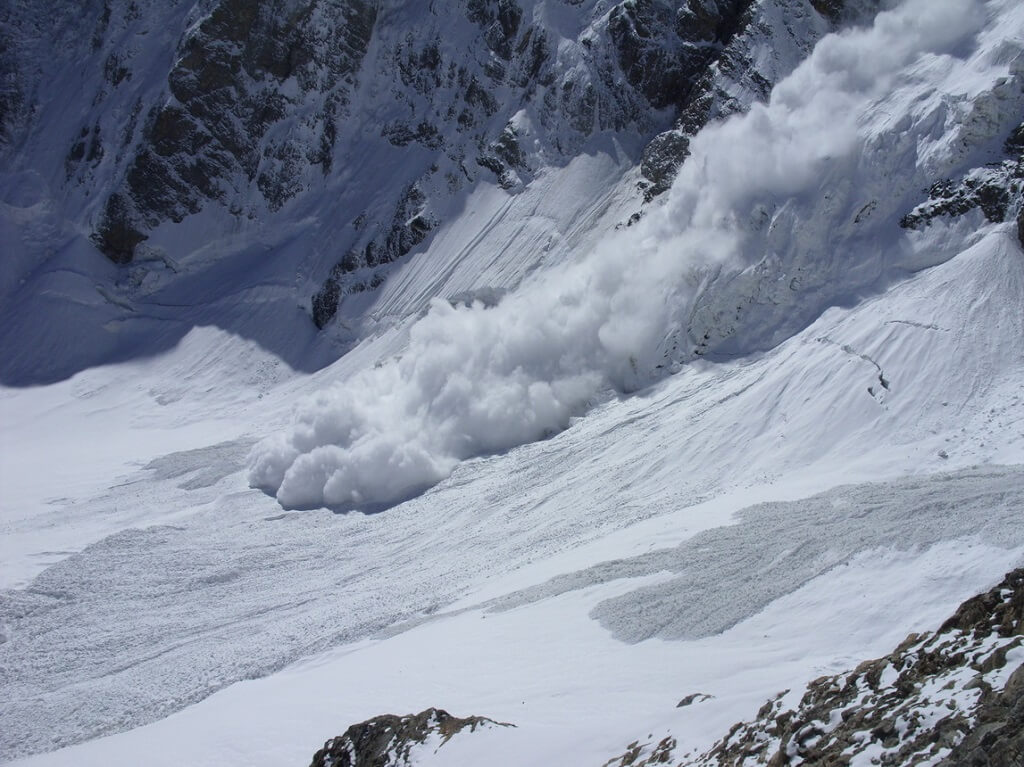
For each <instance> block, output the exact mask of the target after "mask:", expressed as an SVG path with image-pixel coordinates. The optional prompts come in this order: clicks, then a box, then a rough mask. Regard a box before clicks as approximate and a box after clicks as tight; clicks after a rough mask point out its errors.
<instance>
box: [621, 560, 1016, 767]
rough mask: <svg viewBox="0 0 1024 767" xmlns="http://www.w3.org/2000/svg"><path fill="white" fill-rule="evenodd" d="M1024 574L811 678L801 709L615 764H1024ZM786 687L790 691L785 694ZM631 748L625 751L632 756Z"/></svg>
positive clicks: (764, 712) (772, 704)
mask: <svg viewBox="0 0 1024 767" xmlns="http://www.w3.org/2000/svg"><path fill="white" fill-rule="evenodd" d="M1022 646H1024V569H1020V570H1014V571H1013V572H1011V573H1009V574H1008V575H1007V576H1006V578H1005V579H1004V580H1003V582H1002V583H1000V584H999V585H998V586H996V587H995V588H994V589H992V590H991V591H988V592H986V593H984V594H981V595H979V596H976V597H973V598H972V599H969V600H967V601H966V602H964V603H963V604H962V605H961V606H960V607H959V608H958V609H957V611H956V613H955V614H954V615H953V616H952V617H951V618H950V619H949V620H947V621H946V622H945V623H944V624H943V625H942V626H941V627H940V628H939V629H938V630H937V631H935V632H933V633H927V634H923V635H918V634H911V635H910V636H909V637H907V638H906V640H904V641H903V643H902V644H900V646H899V647H897V648H896V649H895V650H894V651H893V652H892V653H890V654H889V655H887V656H885V657H884V658H879V659H877V660H872V661H866V662H864V663H862V664H861V665H860V666H858V667H857V668H856V669H855V670H853V671H851V672H849V673H846V674H839V675H837V676H829V677H822V678H821V679H817V680H815V681H814V682H811V683H810V684H809V685H808V687H807V692H806V693H805V694H804V696H803V698H802V699H801V700H800V703H799V705H798V706H797V707H796V708H794V709H785V707H784V704H783V699H784V697H785V695H786V693H785V692H784V693H780V694H779V696H777V697H776V698H775V699H774V700H770V701H768V702H767V703H765V705H764V706H763V707H762V708H761V710H760V711H758V713H757V717H756V718H755V719H754V720H753V721H751V722H744V723H740V724H736V725H734V726H733V727H732V729H731V730H730V731H729V733H728V735H726V736H725V737H724V738H722V740H720V741H719V742H718V743H716V744H715V746H714V747H713V748H712V749H711V750H710V751H708V752H707V753H705V754H702V755H701V756H699V757H697V758H696V759H682V760H677V759H674V758H672V756H671V753H670V752H671V750H672V749H674V748H675V744H674V743H673V744H672V747H671V749H666V748H665V741H662V743H659V744H658V745H657V746H655V747H653V748H652V746H650V745H645V746H640V745H638V744H632V746H631V748H632V751H633V752H635V754H634V758H632V759H631V760H630V761H628V762H625V761H622V760H621V759H620V760H618V761H616V760H613V761H612V762H609V764H632V765H635V767H640V765H644V766H646V767H651V766H652V765H655V764H662V763H671V764H679V765H680V767H682V765H703V766H707V765H717V766H718V767H725V766H726V765H728V766H729V767H741V765H755V764H763V765H771V767H784V766H785V765H791V764H792V765H795V764H819V765H846V764H850V763H851V761H852V760H853V759H854V758H856V757H857V756H858V755H862V758H863V755H865V754H871V755H872V761H873V763H875V764H882V765H891V766H892V767H911V766H912V765H918V764H926V763H927V764H937V765H940V766H941V767H968V765H970V766H972V767H973V766H975V765H976V766H977V767H982V765H991V766H992V767H997V766H998V767H1011V766H1016V765H1020V764H1024V666H1022V665H1020V663H1019V661H1016V662H1015V661H1013V659H1012V655H1011V654H1017V653H1019V652H1020V648H1021V647H1022ZM787 692H788V691H787ZM629 754H630V752H629V751H627V755H629Z"/></svg>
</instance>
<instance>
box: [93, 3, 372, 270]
mask: <svg viewBox="0 0 1024 767" xmlns="http://www.w3.org/2000/svg"><path fill="white" fill-rule="evenodd" d="M108 8H109V6H108ZM376 14H377V6H376V4H375V3H372V2H369V1H368V0H344V2H337V1H334V0H276V1H275V2H273V3H264V4H262V5H254V4H252V3H249V2H246V0H220V2H218V3H217V4H216V6H215V7H214V8H213V10H212V12H210V13H209V15H208V16H206V17H205V18H204V20H203V21H202V22H201V23H200V24H198V25H197V26H196V28H195V29H193V30H191V31H190V32H189V33H188V34H187V35H186V36H185V37H184V39H183V41H182V43H181V45H180V47H179V50H178V52H177V56H176V63H175V65H174V67H173V68H172V69H171V71H170V73H169V74H168V77H167V85H168V90H169V93H170V96H171V97H172V99H171V101H170V103H168V104H167V105H165V106H163V107H160V108H157V109H155V110H154V111H153V112H152V113H151V114H150V117H149V119H148V120H147V122H146V127H145V129H144V133H143V141H142V145H141V146H140V148H139V150H138V153H137V154H136V156H135V159H134V161H133V162H132V163H131V165H130V167H129V168H128V170H127V173H126V175H125V188H124V189H123V190H122V191H117V192H115V193H114V194H112V195H111V196H110V197H109V199H108V202H107V205H106V207H105V209H104V211H103V214H102V216H101V224H100V227H99V229H100V231H99V232H98V233H97V236H96V237H95V238H94V239H95V241H96V242H97V244H98V245H99V247H100V249H101V250H103V252H104V253H106V255H107V256H108V257H110V258H111V259H112V260H114V261H117V262H118V263H125V262H127V261H130V260H131V259H132V256H133V252H134V248H133V246H131V238H128V239H125V238H121V239H120V240H118V241H117V242H116V243H113V242H112V238H111V237H110V236H109V234H108V233H109V232H119V231H134V232H138V233H139V234H141V233H142V232H144V231H145V230H146V229H149V228H154V227H155V226H157V225H159V223H160V222H161V221H166V220H170V221H173V222H180V221H182V220H183V219H184V218H185V216H187V215H189V214H192V213H196V212H198V211H199V209H200V208H201V207H202V206H203V205H204V204H205V203H206V202H207V201H211V200H213V201H218V202H221V203H224V202H226V200H227V197H228V196H229V195H240V194H243V193H244V192H245V190H246V189H248V188H249V184H251V183H255V186H256V189H258V190H259V192H260V193H262V196H263V198H264V199H265V200H266V202H267V204H268V207H269V209H270V210H276V209H278V208H280V207H281V205H283V204H284V202H285V201H287V200H288V199H290V198H291V197H293V196H295V195H296V194H298V193H299V192H300V191H301V190H302V188H303V184H302V176H303V174H304V172H305V169H306V167H308V166H309V165H317V164H319V165H321V166H325V165H327V164H329V162H328V160H327V158H329V155H330V150H331V148H332V147H331V146H326V145H328V144H332V143H333V141H330V140H325V138H326V139H330V136H331V135H332V133H333V131H334V120H335V118H336V114H337V112H338V111H339V110H340V108H341V106H342V105H343V104H344V103H345V102H346V100H347V99H346V97H345V95H344V92H345V90H346V87H347V83H349V82H351V78H352V75H353V73H354V72H355V71H356V69H357V68H358V66H359V64H360V63H361V61H362V57H363V56H364V55H365V52H366V48H367V46H368V45H369V41H370V36H371V33H372V31H373V25H374V23H375V20H376ZM325 20H326V21H327V22H329V23H330V26H329V27H328V28H327V29H323V28H322V26H321V25H323V23H324V21H325ZM118 67H120V64H116V65H114V70H113V78H114V79H115V80H118V81H120V80H123V79H124V78H125V77H128V76H129V74H130V72H126V73H124V74H121V73H120V70H119V69H118ZM286 82H291V83H294V84H295V88H297V90H298V95H294V94H293V93H292V90H293V88H292V86H289V87H285V83H286ZM310 94H312V98H311V99H310ZM310 100H312V101H315V102H317V103H318V104H319V108H318V109H317V110H315V111H314V110H310V111H313V114H312V116H310V117H308V118H305V119H304V120H303V121H302V124H301V127H300V128H298V129H295V130H298V132H299V133H302V134H304V133H307V132H308V133H311V134H313V139H314V140H313V141H312V142H309V141H306V140H304V141H300V140H299V139H298V138H296V137H293V136H289V135H283V136H281V137H277V136H275V137H274V139H272V140H267V136H268V132H269V130H270V128H271V126H273V125H275V124H277V123H280V122H281V121H283V120H284V119H285V118H286V116H288V115H289V113H290V112H291V111H292V110H294V109H295V108H296V107H298V106H300V105H303V106H306V105H308V102H309V101H310ZM302 138H303V139H307V138H308V137H306V136H305V135H303V137H302ZM308 143H312V144H313V145H314V146H318V145H319V146H320V147H321V149H322V150H323V151H321V152H319V153H314V156H313V157H312V158H308V159H310V160H311V161H310V162H307V161H306V159H307V155H308V153H307V152H306V151H305V148H306V146H307V144H308ZM264 145H265V146H264ZM261 148H262V150H261Z"/></svg>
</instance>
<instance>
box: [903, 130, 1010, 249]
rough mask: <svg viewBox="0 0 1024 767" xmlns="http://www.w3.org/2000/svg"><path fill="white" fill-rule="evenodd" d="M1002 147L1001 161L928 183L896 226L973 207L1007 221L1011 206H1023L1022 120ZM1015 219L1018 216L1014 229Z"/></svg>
mask: <svg viewBox="0 0 1024 767" xmlns="http://www.w3.org/2000/svg"><path fill="white" fill-rule="evenodd" d="M1005 150H1006V154H1007V155H1008V159H1006V160H1004V161H1002V162H999V163H993V164H990V165H985V166H983V167H981V168H975V169H974V170H972V171H970V172H969V173H968V174H967V175H965V176H964V177H963V178H961V179H959V180H957V181H954V180H952V179H942V180H941V181H937V182H936V183H934V184H932V186H931V188H930V189H929V190H928V199H927V200H926V201H925V202H923V203H921V204H920V205H918V206H917V207H916V208H914V210H912V211H911V212H910V213H908V214H907V215H905V216H904V217H903V218H902V219H900V226H902V227H903V228H905V229H923V228H924V227H926V226H928V225H929V224H931V222H932V221H933V220H935V219H936V218H939V217H940V216H947V217H949V218H956V217H957V216H962V215H964V214H965V213H969V212H970V211H972V210H975V209H979V210H981V212H982V213H983V214H984V216H985V218H986V219H987V220H989V221H991V222H992V223H995V224H999V223H1003V222H1004V221H1007V220H1009V215H1010V211H1011V210H1012V208H1013V207H1014V205H1016V206H1017V207H1018V208H1021V209H1024V123H1022V124H1021V125H1020V126H1018V127H1017V128H1016V129H1015V130H1014V131H1013V132H1012V133H1011V134H1010V136H1009V137H1008V138H1007V139H1006V144H1005ZM1019 222H1020V219H1019V217H1018V232H1019V231H1020V223H1019ZM1021 241H1022V242H1024V239H1022V240H1021Z"/></svg>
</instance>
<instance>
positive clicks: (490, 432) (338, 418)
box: [249, 0, 1001, 509]
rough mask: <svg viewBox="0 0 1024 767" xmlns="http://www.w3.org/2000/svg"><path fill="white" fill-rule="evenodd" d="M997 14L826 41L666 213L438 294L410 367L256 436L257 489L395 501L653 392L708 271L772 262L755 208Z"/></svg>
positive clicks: (686, 180)
mask: <svg viewBox="0 0 1024 767" xmlns="http://www.w3.org/2000/svg"><path fill="white" fill-rule="evenodd" d="M999 4H1001V0H1000V2H997V3H990V4H989V5H990V6H993V5H999ZM987 15H988V14H987V13H986V9H985V7H983V6H982V5H981V4H979V3H976V2H972V1H971V0H907V2H904V3H903V4H902V5H900V6H899V7H898V8H896V9H895V10H893V11H887V12H884V13H881V14H879V15H878V16H877V18H876V19H875V21H874V23H873V25H872V26H871V27H868V28H862V29H856V30H850V31H847V32H844V33H841V34H835V35H829V36H828V37H826V38H824V39H823V40H822V41H821V42H820V43H819V44H818V45H817V46H816V48H815V50H814V51H813V53H812V55H811V56H810V57H809V58H808V59H807V60H805V61H804V62H803V63H802V64H801V65H800V66H799V67H798V68H797V69H796V70H795V71H794V72H793V73H792V74H791V75H790V76H789V77H788V78H786V79H785V80H784V81H783V82H781V83H780V84H779V85H778V86H777V87H776V88H775V89H774V91H773V93H772V96H771V100H770V102H769V103H768V104H767V105H755V106H754V107H753V108H752V109H751V110H750V112H749V113H747V114H745V115H741V116H736V117H734V118H732V119H730V120H728V121H726V122H724V123H721V124H716V125H710V126H708V127H707V128H706V129H705V130H704V131H702V132H701V133H700V135H698V136H697V137H696V138H695V139H694V140H693V142H692V143H691V147H690V150H691V156H690V157H689V158H688V160H687V161H686V163H685V164H684V166H683V169H682V171H681V172H680V175H679V177H678V178H677V180H676V183H675V185H674V186H673V188H672V190H671V191H670V192H669V196H668V200H667V204H665V205H664V206H663V207H661V208H658V209H655V210H653V211H652V212H651V213H650V214H649V215H648V216H647V217H646V218H645V219H643V220H642V221H641V222H640V223H639V225H638V226H636V227H634V228H631V229H628V230H625V231H623V232H620V233H617V234H616V236H614V237H612V238H610V239H609V240H608V241H607V242H606V243H604V244H603V246H602V247H600V248H598V249H597V250H595V251H594V252H592V253H589V254H586V255H585V256H584V257H582V258H581V259H580V260H579V261H577V262H575V263H572V264H569V265H566V266H563V267H559V268H555V269H551V270H548V271H545V272H544V273H543V274H538V275H535V276H534V278H533V279H531V280H530V281H528V282H526V283H524V284H523V286H522V287H521V288H520V290H518V291H517V292H515V293H513V294H510V295H507V296H506V297H505V298H504V299H503V300H502V301H501V302H500V303H499V304H498V305H497V306H493V307H490V308H487V307H484V306H483V305H482V304H475V305H472V306H452V305H451V304H449V303H448V302H446V301H442V300H435V301H434V302H433V304H432V306H431V309H430V311H429V312H428V314H427V315H426V316H425V317H423V318H422V319H421V320H419V321H418V322H417V323H416V324H415V325H414V326H413V327H412V329H411V334H410V340H409V345H408V348H407V350H406V351H405V352H404V353H403V355H402V356H401V357H400V358H396V359H394V360H392V361H390V362H388V363H386V364H383V365H381V366H378V367H375V368H372V369H368V370H364V371H362V372H361V373H359V374H357V375H355V376H354V377H352V378H351V379H349V380H347V381H346V382H344V383H343V384H340V385H338V386H336V387H333V388H329V389H327V390H324V391H322V392H320V393H319V394H317V395H316V396H314V397H312V398H311V399H309V400H308V401H306V402H304V403H302V404H301V405H300V406H299V407H298V408H297V412H296V416H295V421H294V424H293V425H292V426H291V427H290V429H289V430H287V431H286V432H285V433H282V434H278V435H275V436H273V437H270V438H268V439H266V440H264V441H263V442H261V443H259V444H258V445H257V446H256V447H255V448H254V449H253V452H252V454H251V456H250V471H249V481H250V484H251V485H252V486H253V487H256V488H259V489H262V490H264V491H266V492H268V493H271V494H273V495H275V496H276V497H277V499H278V501H279V502H280V503H281V505H282V506H284V507H285V508H293V509H301V508H317V507H322V506H327V507H332V508H352V507H365V506H374V505H388V504H391V503H395V502H398V501H401V500H403V499H405V498H408V497H410V496H412V495H414V494H416V493H418V492H421V491H423V490H425V489H426V488H429V487H430V486H432V485H434V484H436V483H437V482H439V481H441V480H443V479H444V478H446V477H447V476H449V475H450V474H451V472H452V471H453V469H454V468H455V466H457V465H458V463H459V462H460V461H463V460H465V459H467V458H470V457H473V456H478V455H487V454H493V453H497V452H501V451H504V450H507V449H510V448H512V447H515V446H517V445H521V444H524V443H527V442H531V441H535V440H538V439H542V438H544V437H545V436H546V435H550V434H552V433H557V432H559V431H561V430H564V429H565V428H567V426H568V425H569V423H570V419H571V418H572V417H573V416H574V415H579V414H582V413H583V412H585V411H586V409H587V408H588V406H589V405H590V404H591V403H592V402H593V401H594V399H595V398H596V397H599V396H600V395H601V394H602V392H605V391H608V390H617V391H620V392H623V391H630V390H634V389H636V388H638V387H640V386H643V385H645V384H647V383H650V382H652V381H653V380H654V379H655V378H656V377H657V375H658V373H657V370H658V366H659V365H660V364H661V363H662V362H663V361H664V360H663V354H664V352H663V351H662V348H661V347H662V345H663V342H664V340H665V338H666V337H668V336H669V335H671V334H672V333H673V332H674V331H675V330H678V329H679V328H680V327H685V322H686V318H687V317H688V315H689V312H690V310H691V308H692V307H693V303H694V300H695V297H696V296H697V294H698V292H699V290H700V288H701V285H702V282H703V281H704V280H705V279H706V277H707V275H708V274H709V273H710V272H711V271H712V270H713V269H714V268H718V267H722V266H727V267H734V268H736V269H740V268H743V267H744V266H746V265H748V264H750V263H754V262H756V261H757V260H758V259H760V258H761V257H762V256H763V255H764V254H763V253H762V252H759V249H760V248H759V245H761V244H763V243H761V241H760V240H759V239H758V238H757V237H754V236H752V235H751V233H750V229H751V226H750V222H751V220H752V219H753V217H754V214H755V212H756V210H757V206H758V205H759V204H762V203H764V202H766V201H772V202H776V203H777V202H779V201H784V200H787V199H799V198H800V197H801V196H807V195H814V194H817V193H818V191H819V189H820V186H821V180H820V179H821V175H822V173H823V166H824V165H825V164H829V167H832V168H834V167H836V164H837V162H839V161H841V160H843V158H846V159H847V160H848V161H850V162H853V161H854V160H853V158H855V157H856V155H857V154H858V152H859V151H860V149H861V147H862V145H863V139H862V138H861V137H860V136H859V135H858V124H857V117H858V115H860V114H862V113H863V112H864V109H865V107H866V106H867V105H868V104H869V103H870V102H871V101H873V100H877V99H879V98H882V97H884V95H885V94H886V93H887V91H888V90H889V88H890V87H891V84H892V82H893V78H895V77H896V76H897V75H898V74H899V72H900V71H901V70H903V69H905V68H907V67H909V66H912V65H913V64H914V62H915V61H917V60H918V59H920V58H921V57H922V56H928V55H936V54H937V55H942V54H946V53H950V52H953V51H954V50H955V49H956V48H957V46H963V45H964V44H965V43H967V42H968V41H970V39H971V38H972V37H973V36H974V35H975V34H976V33H977V32H978V31H979V30H980V29H981V27H982V25H983V24H984V23H985V22H986V16H987Z"/></svg>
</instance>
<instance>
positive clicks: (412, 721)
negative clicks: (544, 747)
mask: <svg viewBox="0 0 1024 767" xmlns="http://www.w3.org/2000/svg"><path fill="white" fill-rule="evenodd" d="M512 726H514V725H510V724H504V723H501V722H495V721H493V720H491V719H487V718H485V717H482V716H470V717H466V718H464V719H462V718H459V717H455V716H452V715H451V714H449V713H448V712H447V711H445V710H444V709H438V708H428V709H427V710H426V711H421V712H420V713H418V714H407V715H406V716H395V715H393V714H383V715H381V716H375V717H373V718H372V719H367V720H366V721H365V722H360V723H359V724H353V725H352V726H351V727H349V728H348V729H347V730H345V733H344V734H343V735H339V736H338V737H336V738H331V739H330V740H328V741H327V742H326V743H324V747H323V748H322V749H320V750H319V751H317V752H316V753H315V754H314V755H313V761H312V763H311V764H310V767H412V766H413V765H415V764H416V763H417V762H418V760H417V758H416V754H417V752H418V751H420V750H422V749H431V750H435V751H436V750H437V749H439V748H441V747H442V746H444V745H445V744H446V743H447V742H448V741H449V740H451V739H452V738H453V737H455V736H456V735H458V734H460V733H463V732H465V731H467V730H468V732H470V733H473V732H476V731H477V730H478V729H486V728H490V727H512Z"/></svg>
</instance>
